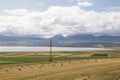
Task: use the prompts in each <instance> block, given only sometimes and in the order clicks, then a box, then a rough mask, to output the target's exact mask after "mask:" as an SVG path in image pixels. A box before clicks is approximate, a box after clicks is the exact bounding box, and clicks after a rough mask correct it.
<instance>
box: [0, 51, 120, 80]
mask: <svg viewBox="0 0 120 80" xmlns="http://www.w3.org/2000/svg"><path fill="white" fill-rule="evenodd" d="M52 55H53V56H52V59H53V61H52V62H49V52H6V53H5V52H3V53H2V52H1V53H0V80H120V50H104V51H61V52H53V53H52Z"/></svg>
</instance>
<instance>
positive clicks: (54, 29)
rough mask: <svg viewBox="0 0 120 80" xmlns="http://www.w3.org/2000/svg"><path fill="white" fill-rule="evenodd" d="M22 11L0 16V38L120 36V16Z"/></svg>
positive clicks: (55, 9) (77, 10) (73, 9)
mask: <svg viewBox="0 0 120 80" xmlns="http://www.w3.org/2000/svg"><path fill="white" fill-rule="evenodd" d="M21 11H22V15H21V13H19V11H18V10H11V11H9V10H8V11H7V12H8V13H10V15H8V16H0V33H1V34H12V35H13V34H14V35H17V34H19V35H32V34H37V35H40V36H43V37H49V36H52V35H56V34H62V35H71V34H87V33H90V34H107V35H120V26H119V25H120V12H114V11H111V12H96V11H86V10H84V9H81V8H80V7H78V6H71V7H61V6H53V7H50V8H49V9H48V10H46V11H44V12H40V11H36V12H35V11H33V12H29V11H27V10H25V9H23V10H21ZM24 11H25V12H24ZM5 12H6V11H5ZM18 14H20V15H21V16H19V15H18Z"/></svg>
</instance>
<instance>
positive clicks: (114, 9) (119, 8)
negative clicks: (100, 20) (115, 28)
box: [108, 6, 120, 11]
mask: <svg viewBox="0 0 120 80" xmlns="http://www.w3.org/2000/svg"><path fill="white" fill-rule="evenodd" d="M108 10H109V11H120V6H119V7H118V6H114V7H112V8H109V9H108Z"/></svg>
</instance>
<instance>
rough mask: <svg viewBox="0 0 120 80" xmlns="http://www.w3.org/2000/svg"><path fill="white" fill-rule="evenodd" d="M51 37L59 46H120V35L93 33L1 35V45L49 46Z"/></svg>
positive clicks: (54, 44) (53, 43)
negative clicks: (96, 34)
mask: <svg viewBox="0 0 120 80" xmlns="http://www.w3.org/2000/svg"><path fill="white" fill-rule="evenodd" d="M50 39H51V40H52V45H53V46H57V47H120V36H109V35H99V36H95V35H92V34H75V35H69V36H66V37H64V36H62V35H60V34H58V35H55V36H53V37H50V38H42V37H39V36H36V35H29V36H28V35H27V36H7V35H0V46H49V41H50Z"/></svg>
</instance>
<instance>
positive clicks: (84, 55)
mask: <svg viewBox="0 0 120 80" xmlns="http://www.w3.org/2000/svg"><path fill="white" fill-rule="evenodd" d="M119 53H120V50H111V51H61V52H53V53H52V59H53V61H54V62H55V61H61V60H83V59H104V58H119V57H120V54H119ZM48 61H49V53H48V52H1V53H0V64H11V63H31V62H48Z"/></svg>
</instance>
